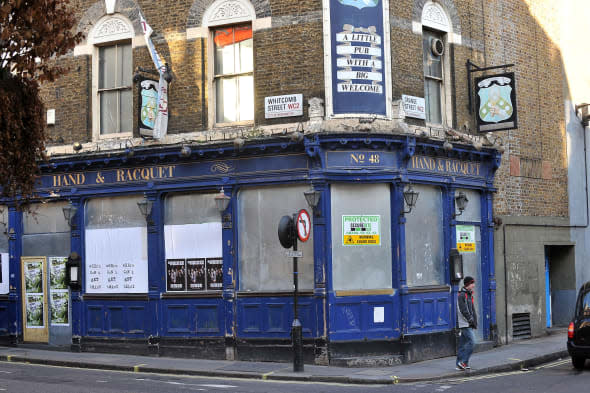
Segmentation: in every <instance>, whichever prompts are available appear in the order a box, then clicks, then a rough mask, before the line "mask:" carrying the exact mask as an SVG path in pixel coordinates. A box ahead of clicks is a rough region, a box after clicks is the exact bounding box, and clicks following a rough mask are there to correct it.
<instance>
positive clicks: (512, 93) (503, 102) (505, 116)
mask: <svg viewBox="0 0 590 393" xmlns="http://www.w3.org/2000/svg"><path fill="white" fill-rule="evenodd" d="M475 92H476V94H475V103H476V110H477V115H476V118H477V130H478V131H479V132H491V131H501V130H511V129H514V128H518V122H517V111H516V86H515V77H514V72H508V73H504V74H497V75H488V76H482V77H478V78H475Z"/></svg>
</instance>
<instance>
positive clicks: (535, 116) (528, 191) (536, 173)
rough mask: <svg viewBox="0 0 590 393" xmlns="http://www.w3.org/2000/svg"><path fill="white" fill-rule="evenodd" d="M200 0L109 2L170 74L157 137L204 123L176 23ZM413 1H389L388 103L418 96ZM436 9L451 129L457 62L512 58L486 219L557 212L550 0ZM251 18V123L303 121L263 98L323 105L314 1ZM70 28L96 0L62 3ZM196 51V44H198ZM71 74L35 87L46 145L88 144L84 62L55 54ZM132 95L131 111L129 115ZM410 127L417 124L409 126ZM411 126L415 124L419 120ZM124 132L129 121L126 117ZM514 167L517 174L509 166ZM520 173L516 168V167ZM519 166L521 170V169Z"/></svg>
mask: <svg viewBox="0 0 590 393" xmlns="http://www.w3.org/2000/svg"><path fill="white" fill-rule="evenodd" d="M212 2H213V1H212V0H179V1H168V2H163V1H152V0H141V1H136V2H135V1H132V0H119V1H118V5H117V7H118V8H117V9H118V10H119V11H120V12H122V13H123V14H125V15H127V16H128V17H129V18H130V19H131V20H132V21H135V22H136V21H137V12H138V10H141V12H142V13H143V14H144V16H145V17H146V19H147V21H148V22H149V23H150V25H151V27H152V28H153V29H154V35H153V40H154V43H155V45H156V47H157V49H158V51H159V52H160V54H161V56H162V57H163V58H165V59H166V61H168V62H169V63H170V65H171V67H172V70H173V73H174V76H175V79H174V81H173V82H172V85H171V87H170V96H169V108H170V119H169V131H168V132H169V133H170V134H178V133H185V132H195V131H200V130H205V129H207V128H208V126H209V125H208V124H207V113H208V101H207V100H208V96H209V91H208V88H207V86H206V83H203V81H206V78H205V75H203V73H202V70H203V69H204V70H207V61H208V59H207V48H206V45H207V39H206V38H204V39H201V38H195V39H190V40H188V41H187V39H186V31H187V26H188V27H191V28H192V27H199V26H200V22H201V19H202V15H203V13H204V10H205V9H206V7H208V6H209V5H210V4H211V3H212ZM425 2H426V1H425V0H403V1H402V0H400V1H394V0H390V25H391V58H392V62H391V73H392V89H393V91H392V95H393V98H394V100H396V99H399V98H400V97H401V95H402V94H408V95H415V96H420V97H422V96H423V95H424V77H423V71H422V40H421V36H420V35H419V34H415V33H414V32H413V28H412V24H413V23H414V24H415V23H416V22H420V14H421V9H422V6H423V5H424V3H425ZM439 2H440V3H441V4H442V5H443V7H445V8H446V9H447V10H448V13H449V16H450V19H451V22H452V25H453V29H454V32H455V33H457V34H459V35H460V36H461V42H460V43H458V44H453V45H452V50H451V52H450V53H449V55H451V56H452V62H451V64H450V65H451V71H452V77H451V80H449V81H446V83H447V86H448V88H450V89H451V90H452V93H453V104H454V115H453V126H454V128H456V129H458V130H460V131H464V132H470V133H474V131H473V130H474V128H475V127H474V117H473V115H472V114H471V113H469V111H468V110H467V102H468V92H467V86H466V78H467V75H466V67H465V63H466V61H467V59H470V60H472V61H473V62H475V63H476V64H478V65H480V66H491V65H499V64H506V63H514V64H516V66H515V67H514V68H513V71H514V72H515V73H516V76H517V81H516V86H517V94H518V115H519V119H518V120H519V128H518V129H517V130H510V131H504V132H496V133H493V137H496V136H499V137H501V138H502V139H503V141H504V143H505V145H506V152H505V153H504V157H503V161H502V166H501V167H500V169H499V170H498V172H497V177H496V183H495V184H496V187H497V188H498V190H499V192H498V194H497V195H496V197H495V206H494V208H495V214H510V215H528V216H567V214H568V204H567V165H566V151H565V137H564V129H565V126H564V113H563V112H564V111H563V99H564V97H563V92H562V90H563V85H562V81H563V77H562V71H563V64H562V60H561V56H560V53H559V48H558V46H557V45H556V44H555V43H554V42H553V40H552V39H551V38H549V36H550V34H548V33H549V32H550V33H551V35H552V36H554V37H555V35H556V34H558V31H559V24H558V23H557V21H556V18H555V17H554V15H555V13H556V11H557V10H556V4H558V2H557V1H556V0H535V1H533V0H526V1H525V0H496V1H486V0H455V1H452V0H440V1H439ZM253 4H254V7H255V9H256V12H257V14H258V17H259V18H264V17H271V25H270V27H268V28H263V29H259V30H256V31H255V32H254V49H255V58H254V62H255V71H254V77H255V97H254V103H255V119H256V124H255V126H261V125H268V124H277V125H280V124H281V123H290V122H298V121H305V120H307V105H305V111H304V116H302V117H297V118H286V119H273V120H266V119H264V97H266V96H270V95H281V94H290V93H301V94H303V96H304V100H307V99H308V98H311V97H320V98H324V53H323V26H322V1H321V0H299V1H292V0H256V1H253ZM73 6H74V7H75V9H76V15H77V16H78V17H79V19H80V21H81V22H80V28H81V29H83V30H84V29H85V30H86V31H88V30H89V29H90V26H91V25H90V23H91V22H94V23H95V22H96V21H97V20H98V18H100V17H101V16H102V15H103V14H104V5H103V1H98V2H95V1H88V0H78V1H74V2H73ZM203 45H205V46H203ZM133 56H134V59H133V65H134V68H135V67H136V66H141V67H145V68H150V69H152V68H153V64H152V61H151V59H150V57H149V54H148V51H147V48H146V47H144V46H140V47H136V48H135V49H134V52H133ZM60 61H62V62H63V63H64V64H66V65H68V66H69V67H70V68H71V70H72V71H71V72H70V73H69V74H68V75H67V76H65V77H63V78H61V79H59V80H58V81H57V82H55V83H53V84H46V85H45V86H44V87H43V99H44V100H45V102H46V105H47V108H55V109H56V125H55V126H50V128H49V134H50V140H51V141H52V142H54V143H56V142H61V141H62V140H63V142H64V143H66V144H69V143H72V142H74V141H82V142H85V141H91V138H92V135H91V134H92V132H91V124H92V116H91V113H89V111H88V109H89V107H88V105H89V100H88V97H87V92H88V90H89V84H88V82H89V78H90V71H91V69H90V65H91V59H90V57H88V56H78V57H74V56H68V57H66V58H64V59H61V60H60ZM137 104H138V102H137V90H136V89H135V91H134V110H135V111H136V109H137ZM413 123H414V124H421V123H420V122H415V121H413ZM422 124H423V123H422ZM134 129H137V120H136V119H135V116H134ZM517 163H518V170H517V167H516V165H517ZM523 168H524V169H523ZM527 168H528V169H527Z"/></svg>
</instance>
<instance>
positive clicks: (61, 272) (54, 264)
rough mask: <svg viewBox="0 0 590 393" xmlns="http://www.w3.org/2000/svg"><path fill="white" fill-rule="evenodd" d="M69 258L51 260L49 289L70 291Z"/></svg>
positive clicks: (53, 258)
mask: <svg viewBox="0 0 590 393" xmlns="http://www.w3.org/2000/svg"><path fill="white" fill-rule="evenodd" d="M67 261H68V258H67V257H50V258H49V289H51V290H52V291H54V290H59V289H66V290H67V289H68V287H67V285H66V262H67Z"/></svg>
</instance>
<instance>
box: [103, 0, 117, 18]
mask: <svg viewBox="0 0 590 393" xmlns="http://www.w3.org/2000/svg"><path fill="white" fill-rule="evenodd" d="M116 4H117V0H105V1H104V6H105V8H106V9H107V15H111V14H114V13H115V5H116Z"/></svg>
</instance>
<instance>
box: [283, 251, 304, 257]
mask: <svg viewBox="0 0 590 393" xmlns="http://www.w3.org/2000/svg"><path fill="white" fill-rule="evenodd" d="M285 256H288V257H290V258H303V251H293V250H286V251H285Z"/></svg>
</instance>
